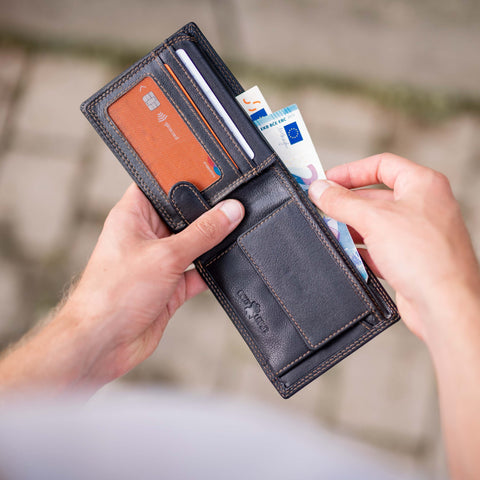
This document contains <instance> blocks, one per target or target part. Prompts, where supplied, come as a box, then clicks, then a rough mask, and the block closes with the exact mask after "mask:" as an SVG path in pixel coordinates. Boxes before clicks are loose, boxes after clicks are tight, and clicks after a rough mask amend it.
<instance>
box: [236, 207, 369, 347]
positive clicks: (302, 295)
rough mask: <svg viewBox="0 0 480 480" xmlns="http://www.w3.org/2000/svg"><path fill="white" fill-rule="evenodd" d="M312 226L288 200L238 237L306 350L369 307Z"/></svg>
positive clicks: (347, 271) (332, 334) (353, 280)
mask: <svg viewBox="0 0 480 480" xmlns="http://www.w3.org/2000/svg"><path fill="white" fill-rule="evenodd" d="M317 228H318V227H317V226H316V225H315V224H313V223H312V224H311V223H310V222H309V220H308V219H306V218H305V217H304V216H303V213H302V212H301V211H300V209H299V208H297V206H296V205H295V204H294V202H293V201H290V202H287V203H285V204H284V205H282V206H281V207H279V208H278V209H277V210H275V211H274V212H272V213H271V214H270V215H269V216H268V217H266V218H265V219H264V220H262V221H261V222H259V223H258V224H257V225H255V226H254V227H252V228H251V229H250V230H249V231H247V232H245V233H244V234H243V235H242V236H240V237H239V239H238V245H239V246H240V248H241V249H242V251H243V252H244V254H245V256H246V257H247V258H248V260H249V261H250V263H251V264H252V266H253V267H254V268H255V270H256V271H257V273H258V275H260V277H261V278H262V280H263V282H264V283H265V285H266V286H267V288H268V289H269V291H270V293H271V294H272V295H273V296H274V297H275V299H276V301H277V303H278V304H279V305H280V307H281V308H282V309H283V311H284V312H285V314H286V315H287V316H288V318H289V319H290V321H291V322H292V324H293V325H294V326H295V328H296V329H297V331H298V333H299V335H300V336H301V337H302V339H303V340H304V342H305V343H306V345H307V346H308V348H310V349H316V348H319V347H321V346H322V345H324V344H325V343H327V342H328V341H329V340H331V339H333V338H334V337H335V336H337V335H339V334H340V333H341V332H342V331H344V330H345V329H347V328H349V327H351V326H353V325H354V324H355V323H357V322H359V321H360V320H361V319H362V318H364V317H365V316H366V315H367V314H368V313H369V312H370V311H371V306H370V302H369V301H368V299H367V298H366V296H365V295H364V294H363V293H362V291H361V290H360V288H359V287H358V286H357V285H356V284H355V279H354V278H353V276H352V275H351V273H350V272H349V270H348V268H347V267H346V266H345V264H344V263H343V262H342V261H341V260H340V259H339V258H338V257H337V256H336V255H337V254H336V252H335V251H334V249H333V248H332V246H331V245H330V244H329V243H328V242H327V240H326V239H325V238H324V237H323V236H322V234H321V232H320V231H316V229H317Z"/></svg>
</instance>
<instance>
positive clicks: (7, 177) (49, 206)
mask: <svg viewBox="0 0 480 480" xmlns="http://www.w3.org/2000/svg"><path fill="white" fill-rule="evenodd" d="M78 167H79V165H78V162H75V161H74V159H71V160H65V159H57V158H52V157H50V158H41V157H33V156H27V155H22V154H17V153H13V152H12V153H9V154H7V155H6V157H5V158H4V159H3V161H2V163H1V164H0V219H2V220H6V221H8V222H10V224H11V225H12V226H13V232H14V234H15V236H16V238H17V239H18V241H19V244H20V246H21V247H22V248H23V249H25V252H26V253H27V255H29V256H31V257H33V258H42V257H45V256H47V255H51V254H54V253H55V252H56V251H57V249H58V248H59V247H60V246H61V242H62V240H63V239H64V238H65V235H66V231H67V229H68V228H69V221H70V216H71V213H72V208H73V203H72V202H73V198H72V187H73V184H74V182H75V180H76V175H77V172H78Z"/></svg>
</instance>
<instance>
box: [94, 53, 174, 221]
mask: <svg viewBox="0 0 480 480" xmlns="http://www.w3.org/2000/svg"><path fill="white" fill-rule="evenodd" d="M152 60H153V59H152V58H151V56H150V57H147V58H146V59H145V60H144V61H143V62H141V63H140V64H138V65H137V67H135V68H134V69H133V70H132V71H131V72H129V74H127V75H125V76H124V77H122V78H121V79H120V80H119V81H118V82H116V83H115V84H113V85H112V86H111V87H110V88H108V89H107V90H106V91H105V92H104V93H103V94H102V95H100V96H99V97H97V98H96V99H95V100H94V101H93V102H91V103H90V104H89V105H88V106H87V111H88V112H89V114H90V117H91V118H92V119H93V121H94V122H95V123H96V125H97V127H98V128H99V130H101V131H102V133H103V134H104V135H105V137H107V138H108V140H109V141H110V143H111V145H112V146H113V148H114V149H115V151H116V152H117V153H118V154H119V155H120V157H121V158H122V159H123V160H124V162H125V164H126V167H127V168H128V170H129V171H130V172H131V173H132V174H133V175H134V177H135V178H136V179H137V180H138V182H139V184H140V185H141V186H142V187H143V188H144V189H145V190H146V191H147V192H148V193H149V194H150V197H151V199H152V200H153V202H154V203H155V205H156V206H157V207H158V208H159V209H160V211H161V212H162V213H163V215H164V216H165V218H166V219H167V220H168V221H169V222H170V224H171V225H172V226H173V227H174V228H177V227H178V226H180V225H181V222H177V221H174V220H173V219H172V218H171V216H170V215H169V214H168V212H167V211H166V210H165V209H164V207H163V206H162V205H161V204H160V203H159V202H158V201H157V200H156V195H155V194H154V193H153V192H152V190H151V189H150V187H149V186H148V185H147V184H146V183H145V181H144V180H143V178H142V177H141V175H140V173H139V172H138V170H137V169H136V168H135V166H134V165H133V164H132V163H131V161H130V159H129V158H128V157H127V156H126V155H125V153H124V152H123V150H122V149H121V148H120V146H119V145H118V143H117V142H116V141H115V139H114V138H113V137H112V136H111V135H110V132H108V130H106V128H105V127H104V125H103V124H102V123H101V122H100V119H99V117H98V116H97V114H96V112H95V111H94V110H93V107H94V106H95V105H96V104H97V103H99V102H100V100H101V99H103V98H104V97H106V96H107V94H109V93H110V92H111V91H113V90H114V89H115V88H116V87H117V86H119V85H121V84H122V83H125V82H126V81H127V80H128V79H129V78H130V77H131V76H133V75H135V74H136V73H137V71H139V70H140V69H141V68H143V67H145V66H146V65H148V64H149V63H151V61H152ZM106 118H107V119H108V121H109V122H110V120H109V116H107V117H106ZM110 123H111V122H110ZM135 156H136V155H135Z"/></svg>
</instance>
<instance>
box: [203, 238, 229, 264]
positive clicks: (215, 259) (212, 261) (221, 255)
mask: <svg viewBox="0 0 480 480" xmlns="http://www.w3.org/2000/svg"><path fill="white" fill-rule="evenodd" d="M235 246H236V243H232V244H231V245H230V246H229V247H228V248H227V249H226V250H224V251H223V252H222V253H220V254H219V255H217V256H216V257H215V258H212V259H211V260H209V261H208V263H206V264H205V268H206V267H208V266H210V265H211V264H212V263H214V262H216V261H217V260H218V259H219V258H221V257H223V256H224V255H225V254H226V253H228V252H229V251H230V250H231V249H232V248H233V247H235Z"/></svg>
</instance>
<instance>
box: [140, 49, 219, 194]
mask: <svg viewBox="0 0 480 480" xmlns="http://www.w3.org/2000/svg"><path fill="white" fill-rule="evenodd" d="M155 61H156V62H157V63H158V64H159V66H162V63H161V62H160V61H159V60H158V58H155ZM149 76H150V75H149ZM150 78H152V80H153V81H154V82H155V84H156V85H158V87H159V88H160V89H161V90H162V92H163V93H164V94H165V96H166V97H168V99H169V100H170V102H171V103H173V105H175V108H176V110H177V112H178V114H179V115H181V117H182V118H183V120H184V121H185V123H186V124H187V125H188V127H189V128H190V131H191V132H192V133H193V135H194V136H195V138H196V139H197V140H198V141H199V143H201V144H202V147H203V148H204V149H205V150H206V152H207V153H208V155H209V156H210V158H214V155H212V153H211V152H210V149H209V148H208V147H207V145H206V144H205V142H204V141H203V139H202V138H201V137H199V136H198V135H197V134H196V130H195V129H194V128H193V126H192V124H191V123H190V121H189V120H188V118H187V117H186V116H185V113H184V112H183V111H182V109H181V108H180V107H179V106H178V104H177V102H176V101H175V99H174V98H173V97H172V96H171V95H170V93H169V92H168V90H167V89H166V88H164V87H163V86H162V85H161V84H160V83H159V82H157V81H156V80H155V79H154V78H153V77H152V76H150ZM171 84H172V86H173V87H174V88H175V90H176V91H177V93H178V94H179V95H180V96H181V97H182V98H183V92H181V91H180V89H179V88H178V85H177V84H176V83H174V82H171ZM186 106H187V108H188V109H189V110H190V113H191V114H192V115H193V116H194V117H195V118H197V116H196V114H195V112H194V110H193V107H192V106H191V105H190V104H189V103H188V102H186ZM200 128H202V129H203V132H204V133H205V134H206V135H207V136H208V137H209V138H210V134H209V133H208V132H207V128H206V127H205V126H204V125H203V124H202V122H200ZM219 152H220V154H221V155H223V152H221V151H220V150H219ZM224 158H225V159H226V158H227V157H226V156H224ZM217 163H218V162H217ZM217 168H219V169H220V171H221V172H222V175H221V178H224V174H223V170H222V167H221V166H220V165H217ZM219 180H220V179H218V180H215V182H213V183H212V184H211V185H210V186H208V187H207V188H205V191H207V190H208V189H210V188H212V187H213V186H214V185H215V184H216V183H217V182H218V181H219Z"/></svg>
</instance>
